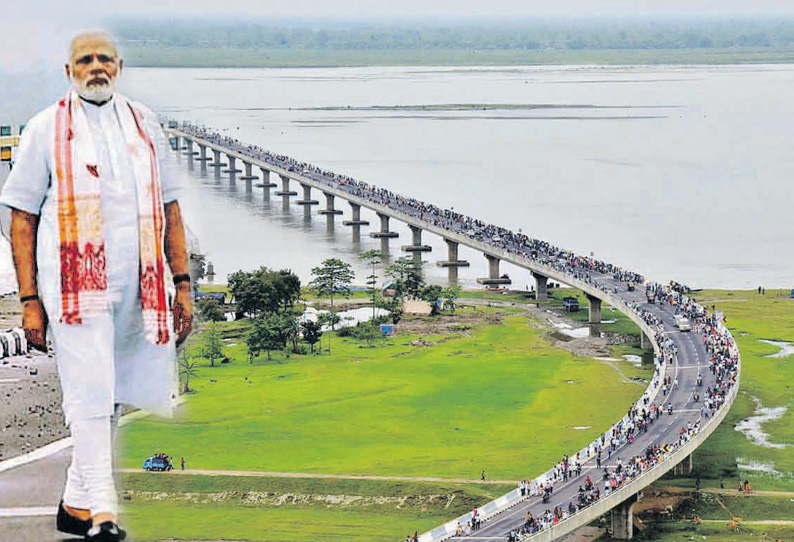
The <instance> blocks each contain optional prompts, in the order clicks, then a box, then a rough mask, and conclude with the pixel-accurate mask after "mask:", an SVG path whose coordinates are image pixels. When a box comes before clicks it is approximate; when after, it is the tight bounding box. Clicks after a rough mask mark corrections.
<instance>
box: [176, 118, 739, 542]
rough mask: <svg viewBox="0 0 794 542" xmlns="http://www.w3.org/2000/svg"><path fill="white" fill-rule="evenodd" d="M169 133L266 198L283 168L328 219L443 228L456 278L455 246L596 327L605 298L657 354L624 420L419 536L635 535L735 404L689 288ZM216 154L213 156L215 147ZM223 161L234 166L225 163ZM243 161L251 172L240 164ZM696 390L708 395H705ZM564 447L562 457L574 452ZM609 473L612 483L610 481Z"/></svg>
mask: <svg viewBox="0 0 794 542" xmlns="http://www.w3.org/2000/svg"><path fill="white" fill-rule="evenodd" d="M163 129H164V131H165V132H166V133H167V134H168V136H169V138H170V140H171V142H172V147H173V148H174V150H176V152H180V153H183V154H185V155H187V157H188V159H189V160H191V161H192V160H195V161H198V162H200V163H201V168H202V169H207V168H214V169H215V171H216V173H217V174H221V173H228V174H229V175H230V176H231V180H232V181H236V180H237V179H238V177H237V174H239V173H243V175H240V176H239V180H241V181H245V182H246V183H248V184H247V189H251V188H252V185H251V183H253V181H255V180H259V178H260V177H259V176H258V175H255V174H254V168H257V169H258V170H259V172H260V174H261V182H259V183H257V184H256V186H257V187H259V188H262V189H263V191H264V197H265V198H270V190H271V188H278V187H279V185H278V184H277V183H275V182H272V180H271V175H273V176H278V178H279V179H280V181H281V185H280V190H278V191H277V192H275V195H276V196H279V197H281V198H283V201H284V203H285V205H288V204H289V202H290V201H291V198H293V197H295V196H297V195H298V192H297V191H295V190H292V189H291V188H292V187H291V183H297V185H299V186H300V187H301V189H302V199H299V200H297V201H296V202H295V203H297V204H300V205H309V206H311V205H319V202H318V201H317V200H314V199H312V190H317V191H319V192H320V193H322V194H323V196H324V198H325V207H324V208H323V209H321V210H319V213H320V214H322V215H326V216H327V217H328V220H334V217H335V216H337V215H341V214H343V211H342V210H341V209H338V208H337V207H336V201H337V199H339V200H343V201H346V202H347V203H348V204H349V206H350V211H351V216H350V219H349V220H345V221H343V224H344V225H346V226H350V227H352V228H361V227H364V226H368V225H369V222H368V221H366V220H362V217H361V208H362V207H363V208H366V209H370V210H372V211H374V212H375V214H376V216H377V217H378V221H379V224H377V225H378V226H379V228H377V229H375V230H374V231H372V232H371V233H370V236H372V237H375V238H381V239H383V240H384V242H388V240H389V239H391V238H395V237H398V234H397V233H396V232H394V231H392V230H391V229H390V220H398V221H401V222H403V223H405V224H407V225H408V227H409V229H410V231H411V233H412V236H411V237H412V239H411V244H409V245H404V246H403V247H402V249H403V250H404V251H405V252H414V253H417V252H428V251H430V250H431V248H430V247H429V246H428V245H425V244H423V243H422V235H423V233H424V232H428V233H432V234H435V235H438V236H440V237H441V238H443V239H444V241H445V242H446V245H447V258H446V259H445V260H442V261H439V262H438V265H440V266H443V267H446V268H448V269H449V273H450V279H453V280H454V279H456V278H457V271H458V268H459V267H467V266H468V265H469V263H468V262H466V261H463V260H460V259H459V257H458V248H459V246H460V245H464V246H467V247H470V248H472V249H474V250H475V251H478V252H481V253H482V254H483V255H484V256H485V258H486V259H487V260H488V264H489V265H488V269H489V273H488V277H483V278H480V279H478V282H480V283H482V284H501V283H504V282H506V281H507V279H505V278H503V277H502V276H501V275H500V263H501V262H502V261H505V262H509V263H511V264H513V265H515V266H517V267H520V268H523V269H526V270H527V271H529V273H531V275H532V277H533V278H534V279H535V282H536V288H535V291H536V296H537V299H538V300H543V299H545V298H546V296H547V283H548V281H550V280H553V281H557V282H560V283H563V284H566V285H568V286H570V287H572V288H575V289H578V290H580V291H582V292H584V294H585V295H586V297H587V300H588V303H589V321H590V323H599V322H600V321H601V305H602V303H604V302H606V303H608V304H609V305H611V306H613V307H615V308H616V309H617V310H619V311H620V312H622V313H623V314H625V315H626V316H628V317H629V318H630V319H631V320H632V321H633V322H634V323H635V324H637V326H638V327H639V328H640V330H641V345H642V347H643V348H652V349H653V351H654V363H655V373H654V377H653V378H652V380H651V381H650V383H649V385H648V387H647V389H646V390H645V391H644V393H643V394H642V396H641V397H640V398H639V399H638V400H637V402H636V403H635V404H634V405H633V406H632V407H631V409H629V412H628V414H627V415H626V416H625V417H624V418H622V419H621V420H618V421H617V422H616V423H615V424H614V425H613V426H612V427H610V428H605V431H604V433H602V435H601V437H599V438H597V439H596V440H595V441H593V442H592V443H590V444H589V445H588V446H586V447H585V448H583V449H582V450H579V451H567V452H569V453H568V455H567V457H568V461H567V462H566V463H562V462H561V463H560V464H558V465H557V466H555V467H554V468H552V469H550V470H549V471H547V472H545V473H543V474H541V475H540V476H538V477H536V478H535V479H534V480H533V481H532V484H531V486H530V488H528V490H527V491H525V492H524V494H522V492H521V491H520V490H519V489H516V490H514V491H512V492H510V493H508V494H507V495H504V496H502V497H500V498H498V499H496V500H494V501H492V502H490V503H487V504H485V505H484V506H482V507H480V508H479V510H478V515H477V517H476V518H475V517H474V516H473V513H468V514H465V515H463V516H460V517H458V518H454V519H452V520H450V521H449V522H447V523H445V524H444V525H441V526H439V527H437V528H435V529H433V530H431V531H428V532H426V533H423V534H422V535H421V536H419V541H420V542H436V541H440V540H445V539H447V538H450V537H453V536H459V537H460V538H461V539H463V540H478V541H482V540H493V541H496V540H500V541H502V540H505V538H506V537H508V536H512V535H514V536H515V539H516V540H519V539H520V540H531V541H533V542H534V541H537V542H549V541H552V540H557V539H559V538H561V537H563V536H565V535H567V534H569V533H571V532H572V531H574V530H576V529H577V528H579V527H581V526H583V525H587V524H588V523H590V522H592V521H593V520H594V519H596V518H598V517H600V516H602V515H604V514H606V513H607V512H610V511H611V516H612V536H613V538H616V539H624V540H626V539H631V538H632V536H633V514H632V509H633V506H634V504H635V503H636V501H637V500H638V499H639V498H641V496H642V490H643V489H644V488H645V487H647V486H648V485H649V484H651V483H652V482H654V481H655V480H657V479H658V478H660V477H661V476H663V475H664V474H666V473H667V472H669V471H671V470H674V471H675V472H676V474H680V475H684V474H688V473H689V472H691V470H692V460H691V454H692V452H693V451H694V450H695V449H696V448H697V447H698V446H699V445H700V444H701V443H702V442H703V441H705V440H706V438H708V436H709V435H710V434H711V433H712V432H713V431H714V430H715V429H716V428H717V426H718V425H719V423H720V422H721V421H722V420H723V419H724V417H725V416H726V415H727V413H728V410H729V409H730V406H731V405H732V404H733V401H734V399H735V397H736V394H737V392H738V388H739V377H740V357H739V351H738V348H737V347H736V344H735V341H734V340H733V337H732V336H731V334H730V332H729V331H728V330H727V328H725V326H724V325H723V324H722V323H721V322H719V321H717V319H716V318H715V316H714V315H713V314H711V313H710V312H709V311H708V310H707V309H706V308H705V307H702V306H700V305H698V304H696V303H695V302H694V301H692V300H690V299H688V298H687V297H686V295H683V294H682V293H681V292H676V291H671V290H670V289H669V288H665V287H660V286H659V285H655V284H654V285H651V284H649V285H648V286H647V287H648V288H650V292H652V293H656V294H657V295H656V298H655V299H656V302H654V303H651V302H650V299H649V298H648V297H646V288H643V287H642V286H640V287H639V288H637V289H634V288H629V287H628V285H629V283H634V282H638V283H640V285H642V284H644V283H645V280H644V277H642V276H641V275H639V274H637V273H632V272H628V271H625V270H622V269H619V268H617V267H615V266H611V265H609V264H605V263H604V262H599V261H596V260H593V259H592V258H587V257H580V256H576V255H574V254H572V253H570V252H568V251H564V250H561V249H558V248H556V247H553V246H551V245H549V244H548V243H544V242H540V241H537V240H533V239H529V238H528V237H527V236H525V235H516V234H514V233H513V232H510V231H507V230H505V229H503V228H497V227H494V226H490V225H487V224H485V223H483V222H481V221H477V220H474V219H471V218H469V217H463V216H462V215H459V214H456V213H453V212H451V211H447V210H443V209H440V208H438V207H435V206H431V205H426V204H422V203H420V202H417V201H416V200H413V199H410V198H405V197H402V196H399V195H397V194H393V193H391V192H388V191H386V190H384V189H381V188H377V187H374V186H371V185H368V184H366V183H361V182H358V181H356V180H354V179H351V178H349V177H345V176H342V175H338V174H334V173H332V172H327V171H323V170H321V169H320V168H316V167H314V166H311V165H309V164H305V163H301V162H298V161H295V160H293V159H290V158H288V157H285V156H279V155H276V154H273V153H270V152H268V151H265V150H264V149H261V148H259V147H256V146H252V145H247V144H244V143H241V142H239V141H237V140H235V139H232V138H228V137H224V136H221V135H219V134H217V133H215V132H212V131H209V130H206V129H204V128H198V127H195V126H192V125H190V124H188V123H182V124H179V123H177V122H175V121H167V122H165V121H164V122H163ZM196 147H197V148H198V150H196ZM208 151H209V152H212V154H213V156H212V157H209V156H208V155H207V154H208ZM224 157H225V159H226V160H227V162H224V161H222V160H223V159H224ZM238 162H239V164H240V165H241V166H242V167H243V168H244V170H242V169H238V168H237V167H236V166H237V164H238ZM679 313H685V314H686V315H687V316H689V317H690V318H691V319H692V332H682V331H679V330H677V329H676V323H675V318H676V316H677V315H678V314H679ZM696 395H700V396H701V398H700V400H698V398H696ZM592 397H593V399H592V401H591V403H590V404H589V405H587V408H598V400H604V399H606V398H602V397H599V396H598V395H597V394H593V395H592ZM560 452H561V456H562V454H563V453H565V452H566V451H564V450H561V451H560ZM612 479H614V480H615V482H614V483H611V484H610V481H611V480H612ZM605 480H606V481H607V485H606V486H605V485H604V481H605ZM590 482H592V483H590ZM544 489H545V490H544ZM548 489H551V491H548ZM544 495H546V497H545V498H544ZM552 510H554V512H552ZM475 519H477V520H479V522H480V527H479V528H478V529H477V530H475V531H473V532H472V533H471V535H470V536H467V535H466V533H465V530H464V527H465V526H466V525H467V524H468V523H469V522H472V521H473V520H475Z"/></svg>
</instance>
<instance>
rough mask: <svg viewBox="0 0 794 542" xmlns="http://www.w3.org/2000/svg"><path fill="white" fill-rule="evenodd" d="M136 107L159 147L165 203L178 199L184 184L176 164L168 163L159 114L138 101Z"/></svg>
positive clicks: (166, 140) (158, 154)
mask: <svg viewBox="0 0 794 542" xmlns="http://www.w3.org/2000/svg"><path fill="white" fill-rule="evenodd" d="M135 105H136V107H139V108H140V111H141V112H142V113H143V117H144V124H145V125H146V130H147V133H148V134H149V137H151V138H152V143H154V146H155V148H156V149H157V156H158V159H159V160H160V188H161V189H162V193H163V203H168V202H170V201H176V200H178V199H179V197H180V196H181V195H182V191H183V190H184V185H183V184H182V181H181V177H180V176H179V175H177V172H176V171H175V167H174V164H171V163H168V161H167V157H168V153H169V151H170V146H169V144H168V139H167V138H166V137H165V134H164V133H163V129H162V127H161V126H160V123H159V122H157V115H155V114H154V112H153V111H152V110H151V109H149V108H148V107H146V106H144V105H142V104H140V103H138V102H136V103H135Z"/></svg>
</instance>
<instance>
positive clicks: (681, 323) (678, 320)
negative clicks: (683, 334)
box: [675, 314, 692, 331]
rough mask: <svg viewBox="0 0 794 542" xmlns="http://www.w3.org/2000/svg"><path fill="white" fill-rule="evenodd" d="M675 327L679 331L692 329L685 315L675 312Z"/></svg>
mask: <svg viewBox="0 0 794 542" xmlns="http://www.w3.org/2000/svg"><path fill="white" fill-rule="evenodd" d="M675 327H677V328H678V330H679V331H692V326H691V325H690V324H689V320H687V318H686V316H683V315H681V314H677V315H676V317H675Z"/></svg>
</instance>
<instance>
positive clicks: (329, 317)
mask: <svg viewBox="0 0 794 542" xmlns="http://www.w3.org/2000/svg"><path fill="white" fill-rule="evenodd" d="M341 320H342V318H341V317H340V316H339V315H338V314H336V313H335V312H321V313H318V314H317V323H318V324H320V325H321V326H330V327H331V331H333V330H334V328H335V327H336V324H338V323H339V322H340V321H341ZM320 346H321V347H322V345H320ZM328 353H329V354H330V353H331V334H330V333H329V334H328Z"/></svg>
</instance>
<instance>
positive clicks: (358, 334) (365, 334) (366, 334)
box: [352, 321, 383, 346]
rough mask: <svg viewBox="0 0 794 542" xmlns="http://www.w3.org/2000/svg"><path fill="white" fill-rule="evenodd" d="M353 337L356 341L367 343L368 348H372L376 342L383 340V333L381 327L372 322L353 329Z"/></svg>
mask: <svg viewBox="0 0 794 542" xmlns="http://www.w3.org/2000/svg"><path fill="white" fill-rule="evenodd" d="M352 335H353V337H354V338H355V339H358V340H360V341H364V342H365V343H367V346H372V344H373V343H374V342H375V341H379V340H383V333H381V331H380V326H378V325H377V324H375V323H374V322H372V321H369V322H363V323H361V324H359V325H357V326H356V327H355V328H353V333H352Z"/></svg>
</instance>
